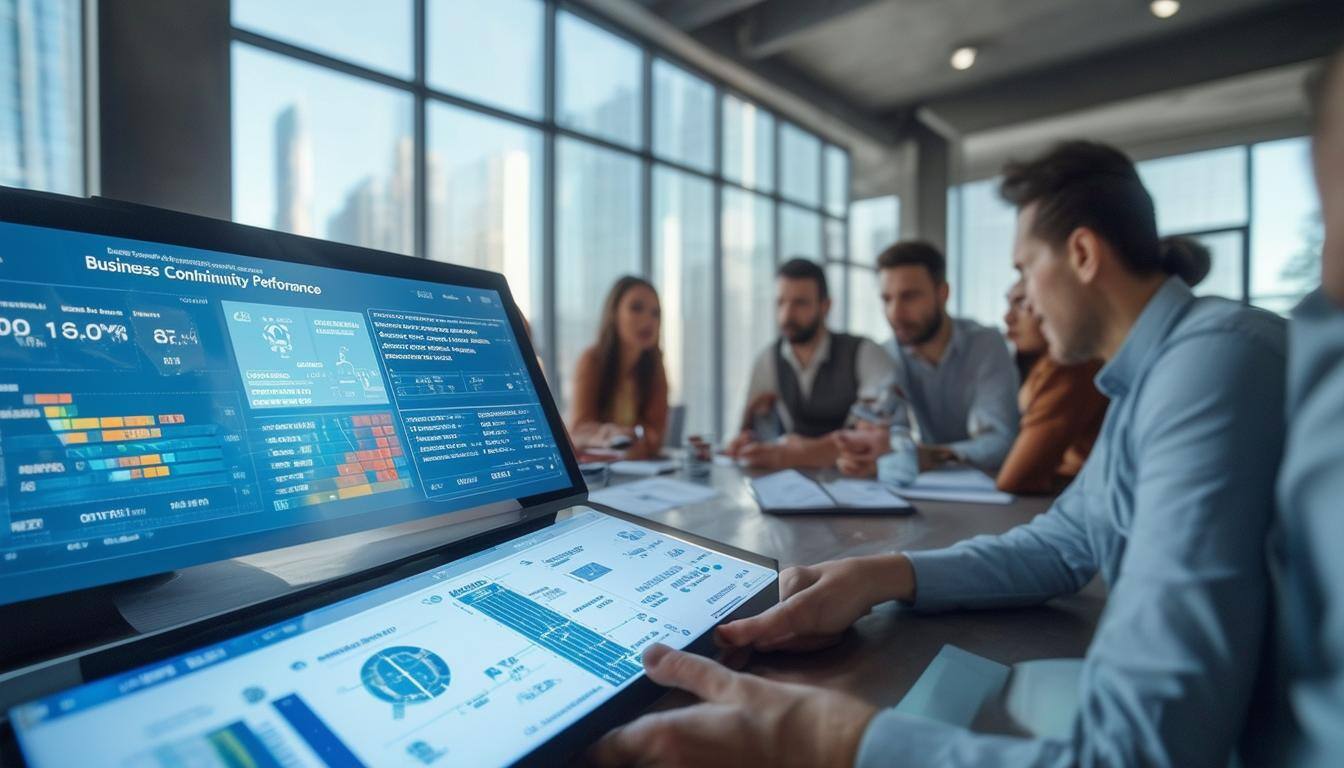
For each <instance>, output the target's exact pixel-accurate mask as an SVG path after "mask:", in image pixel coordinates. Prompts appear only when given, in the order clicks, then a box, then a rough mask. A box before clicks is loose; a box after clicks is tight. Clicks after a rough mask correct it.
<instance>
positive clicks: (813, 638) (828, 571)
mask: <svg viewBox="0 0 1344 768" xmlns="http://www.w3.org/2000/svg"><path fill="white" fill-rule="evenodd" d="M914 594H915V577H914V570H913V569H912V568H911V566H910V560H909V559H907V558H906V557H905V556H904V555H870V556H868V557H851V558H846V559H844V560H831V561H829V562H825V563H820V564H818V565H810V566H799V567H794V568H788V569H786V570H784V571H783V572H781V573H780V574H779V597H780V602H779V604H778V605H775V606H773V607H771V608H770V609H769V610H766V611H764V612H763V613H761V614H760V615H758V616H752V617H751V618H747V619H740V620H738V621H734V622H730V623H728V624H724V625H723V626H721V627H719V628H718V630H717V632H716V635H715V640H716V641H717V642H718V643H719V644H720V645H721V646H724V647H726V648H751V649H753V650H756V651H762V652H766V651H814V650H819V649H821V648H826V647H829V646H832V645H835V644H836V643H838V642H840V639H841V638H842V637H843V635H844V633H845V630H847V629H849V628H850V627H851V626H853V624H854V622H856V621H858V620H859V619H861V618H863V617H864V616H865V615H867V614H868V612H869V611H871V610H872V609H873V606H875V605H877V604H879V603H884V602H886V601H888V600H911V599H913V598H914Z"/></svg>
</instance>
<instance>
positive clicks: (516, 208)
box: [426, 103, 545, 342]
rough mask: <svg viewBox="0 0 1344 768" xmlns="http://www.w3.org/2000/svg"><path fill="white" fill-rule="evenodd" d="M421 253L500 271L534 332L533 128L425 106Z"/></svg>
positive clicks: (537, 164)
mask: <svg viewBox="0 0 1344 768" xmlns="http://www.w3.org/2000/svg"><path fill="white" fill-rule="evenodd" d="M428 136H429V143H428V147H427V151H426V163H427V165H428V167H427V169H426V173H427V174H428V176H427V179H428V189H427V190H426V193H427V196H426V202H427V207H428V216H429V257H430V258H432V259H434V260H436V261H447V262H451V263H453V264H465V265H467V266H469V267H479V268H480V269H488V270H490V271H492V272H503V273H504V276H505V277H506V278H508V281H509V290H510V291H511V292H512V293H513V297H514V299H515V300H516V301H517V302H518V308H519V309H521V310H522V312H523V315H524V316H525V317H527V318H528V319H529V320H531V321H532V324H533V325H532V331H533V333H532V337H533V339H534V340H536V341H537V342H540V341H541V340H542V339H543V338H544V336H545V334H543V333H541V330H542V329H541V325H540V322H541V320H542V315H541V313H540V312H539V311H538V310H539V308H540V306H541V195H542V183H541V152H542V137H541V131H538V130H534V129H532V128H527V127H524V126H521V125H517V124H516V123H511V122H508V121H507V120H496V119H494V118H491V117H487V116H485V115H482V114H479V113H476V112H472V111H470V110H465V109H458V108H457V107H453V106H449V105H446V104H436V103H431V104H429V134H428Z"/></svg>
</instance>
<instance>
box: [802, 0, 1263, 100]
mask: <svg viewBox="0 0 1344 768" xmlns="http://www.w3.org/2000/svg"><path fill="white" fill-rule="evenodd" d="M1278 2H1279V0H1203V1H1202V2H1201V0H1186V2H1185V3H1183V4H1182V7H1181V11H1180V13H1177V14H1176V15H1175V16H1173V17H1172V18H1170V19H1166V20H1161V19H1158V18H1156V17H1154V16H1153V15H1152V14H1151V13H1150V12H1149V11H1148V7H1147V3H1146V2H1143V0H1137V1H1136V0H885V1H883V2H876V1H875V2H871V3H869V4H867V5H866V6H863V7H860V8H858V9H856V10H853V11H852V12H850V13H848V14H841V15H839V16H837V17H833V18H832V19H830V20H829V21H826V22H823V23H820V24H818V25H816V26H814V27H811V28H808V29H807V30H801V31H799V32H798V33H797V34H795V35H794V36H793V38H792V39H784V40H781V41H780V42H779V44H778V47H777V50H778V51H779V53H778V55H779V56H780V57H782V58H783V59H784V60H785V61H787V62H789V63H790V64H792V65H793V66H795V67H797V68H798V69H799V70H801V71H803V72H805V73H806V74H808V75H810V76H812V77H814V78H816V79H817V80H820V81H823V82H826V83H830V84H833V85H834V87H836V88H837V89H839V91H840V92H841V93H842V94H844V95H845V96H846V97H847V98H849V99H850V100H851V101H853V102H854V103H855V104H857V105H859V106H861V107H862V108H864V109H867V110H870V111H874V112H888V111H891V110H894V109H898V108H900V107H903V106H908V105H910V104H912V103H917V102H922V101H927V100H930V99H934V98H937V97H939V96H944V95H947V94H950V93H955V92H956V91H959V90H963V89H967V88H971V87H974V86H979V85H984V84H987V83H991V82H993V81H995V80H999V79H1002V78H1006V77H1010V76H1013V75H1017V74H1021V73H1025V72H1030V71H1031V70H1034V69H1040V68H1043V67H1047V66H1052V65H1058V64H1062V63H1067V62H1070V61H1075V60H1078V59H1081V58H1085V57H1088V56H1093V55H1096V54H1098V53H1103V52H1106V51H1110V50H1115V49H1118V48H1123V47H1125V46H1128V45H1133V44H1136V43H1141V42H1151V41H1153V40H1156V39H1159V38H1162V37H1164V36H1169V35H1175V34H1178V33H1180V32H1183V31H1187V30H1190V29H1195V28H1198V27H1202V26H1205V25H1207V24H1209V23H1211V22H1213V21H1216V20H1220V19H1225V18H1227V17H1230V16H1236V15H1238V14H1241V13H1245V12H1246V11H1248V10H1253V9H1256V8H1261V7H1265V6H1271V5H1274V4H1276V3H1278ZM818 5H824V3H818ZM967 43H971V44H975V45H977V47H978V48H979V51H980V53H979V56H978V58H977V60H976V64H975V66H974V67H972V68H971V69H969V70H966V71H957V70H955V69H953V68H952V67H951V66H949V63H948V60H949V56H950V54H951V52H952V50H953V49H954V48H956V47H957V46H959V45H964V44H967Z"/></svg>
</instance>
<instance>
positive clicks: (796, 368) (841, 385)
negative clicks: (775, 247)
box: [727, 259, 892, 469]
mask: <svg viewBox="0 0 1344 768" xmlns="http://www.w3.org/2000/svg"><path fill="white" fill-rule="evenodd" d="M830 311H831V299H830V293H829V291H828V289H827V286H826V273H825V272H824V271H823V270H822V268H821V267H820V266H818V265H817V264H815V263H814V262H811V261H808V260H806V259H790V260H789V261H787V262H785V263H784V264H783V265H782V266H780V268H779V270H778V272H776V274H775V322H776V324H777V325H778V327H779V333H780V339H779V340H777V341H776V342H775V343H773V344H771V345H770V346H769V347H767V348H766V349H764V350H762V351H761V353H760V355H758V356H757V358H756V363H755V365H754V366H753V367H752V369H751V381H750V384H749V386H748V387H747V400H746V402H747V407H746V408H745V410H744V413H743V416H742V428H741V432H740V433H739V434H738V435H737V437H736V438H734V439H733V440H732V442H730V443H729V444H728V447H727V453H728V455H730V456H734V457H736V458H737V459H738V460H739V461H741V462H742V463H744V464H746V465H748V466H751V467H758V468H763V469H783V468H786V467H829V466H831V465H833V464H834V463H835V459H836V454H835V445H834V443H833V441H832V440H831V439H830V435H831V433H833V432H835V431H836V430H838V429H841V428H842V427H844V426H845V423H846V421H847V420H848V418H849V409H850V407H851V406H853V405H854V403H855V402H856V401H857V400H859V399H860V398H865V397H874V396H875V395H876V394H877V393H878V392H879V391H880V389H881V386H882V385H883V383H884V382H886V381H887V380H889V379H890V378H891V376H892V362H891V358H890V357H888V356H887V353H885V352H883V351H882V348H881V347H879V346H878V345H877V344H875V343H874V342H872V341H870V340H868V339H865V338H863V337H860V336H851V335H849V334H847V333H834V332H832V331H830V330H827V328H826V315H827V314H828V313H829V312H830ZM758 419H759V420H763V421H766V422H770V421H774V420H775V419H777V420H778V421H777V426H778V427H779V428H780V431H782V432H783V433H784V437H783V438H782V439H778V440H776V439H775V438H776V437H777V436H776V435H767V434H758V431H760V430H758V429H757V428H755V427H754V426H753V424H754V423H756V422H757V420H758Z"/></svg>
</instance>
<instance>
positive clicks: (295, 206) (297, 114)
mask: <svg viewBox="0 0 1344 768" xmlns="http://www.w3.org/2000/svg"><path fill="white" fill-rule="evenodd" d="M275 228H276V229H278V230H280V231H282V232H293V233H294V234H296V235H316V234H317V232H316V231H315V229H314V227H313V147H312V140H311V138H310V137H309V136H308V133H307V131H306V130H305V126H304V120H303V108H302V107H301V106H300V105H298V104H290V105H289V106H288V107H285V109H284V110H283V111H282V112H281V113H280V114H279V115H278V116H277V117H276V118H275Z"/></svg>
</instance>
